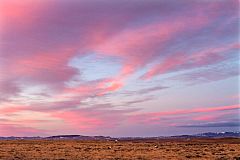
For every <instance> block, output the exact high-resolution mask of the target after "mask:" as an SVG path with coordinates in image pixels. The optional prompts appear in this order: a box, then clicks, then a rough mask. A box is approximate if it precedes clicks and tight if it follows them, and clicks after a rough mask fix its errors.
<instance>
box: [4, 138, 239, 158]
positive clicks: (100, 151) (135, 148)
mask: <svg viewBox="0 0 240 160" xmlns="http://www.w3.org/2000/svg"><path fill="white" fill-rule="evenodd" d="M0 159H3V160H5V159H6V160H11V159H21V160H22V159H23V160H28V159H29V160H30V159H36V160H38V159H39V160H42V159H44V160H48V159H49V160H50V159H58V160H65V159H66V160H83V159H84V160H88V159H89V160H94V159H104V160H108V159H109V160H117V159H119V160H121V159H124V160H128V159H142V160H145V159H146V160H147V159H149V160H154V159H155V160H159V159H184V160H185V159H216V160H217V159H219V160H225V159H236V160H237V159H238V160H239V159H240V139H237V138H236V139H192V140H186V139H174V140H173V139H168V140H167V139H164V140H134V141H118V142H115V141H79V140H2V141H0Z"/></svg>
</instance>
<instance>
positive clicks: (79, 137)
mask: <svg viewBox="0 0 240 160" xmlns="http://www.w3.org/2000/svg"><path fill="white" fill-rule="evenodd" d="M227 137H233V138H240V132H216V133H215V132H207V133H200V134H194V135H177V136H170V137H168V136H166V137H163V136H159V137H121V138H113V137H109V136H83V135H57V136H50V137H0V140H38V139H45V140H61V139H64V140H115V141H116V140H144V139H152V140H154V139H168V138H173V139H174V138H227Z"/></svg>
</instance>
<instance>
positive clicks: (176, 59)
mask: <svg viewBox="0 0 240 160" xmlns="http://www.w3.org/2000/svg"><path fill="white" fill-rule="evenodd" d="M236 49H239V44H238V43H234V44H228V45H225V46H221V47H217V48H208V49H205V50H202V51H199V52H196V53H191V54H190V55H187V54H186V53H179V52H176V53H174V54H172V55H169V56H168V57H166V58H165V59H164V60H163V62H161V63H159V64H157V65H155V66H154V67H153V68H151V69H150V70H149V71H148V72H147V73H145V74H144V75H143V77H142V78H144V79H150V78H152V77H153V76H156V75H159V74H164V73H168V72H172V71H179V70H187V69H193V68H199V67H203V66H207V65H210V64H215V63H218V62H221V61H224V60H226V59H227V58H228V57H229V56H230V55H228V56H226V55H225V54H226V52H229V51H231V50H236Z"/></svg>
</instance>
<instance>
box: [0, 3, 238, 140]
mask: <svg viewBox="0 0 240 160" xmlns="http://www.w3.org/2000/svg"><path fill="white" fill-rule="evenodd" d="M238 7H239V1H238V0H213V1H211V2H210V1H209V0H0V136H50V135H59V134H81V135H106V136H115V137H118V136H167V135H178V134H194V133H201V132H209V131H211V132H223V131H239V130H240V126H239V121H240V118H239V115H240V114H239V113H240V112H239V110H240V106H239V86H238V82H239V70H238V69H239V49H240V43H239V39H238V38H239V18H240V16H239V12H238V9H239V8H238Z"/></svg>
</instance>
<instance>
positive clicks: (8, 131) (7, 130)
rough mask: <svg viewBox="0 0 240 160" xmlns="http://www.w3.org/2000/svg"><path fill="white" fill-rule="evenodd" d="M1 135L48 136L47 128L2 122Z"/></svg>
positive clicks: (0, 126) (0, 125)
mask: <svg viewBox="0 0 240 160" xmlns="http://www.w3.org/2000/svg"><path fill="white" fill-rule="evenodd" d="M0 132H1V136H6V137H9V136H19V137H22V136H47V134H46V133H45V130H42V129H36V128H31V127H25V126H22V125H15V124H0Z"/></svg>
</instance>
